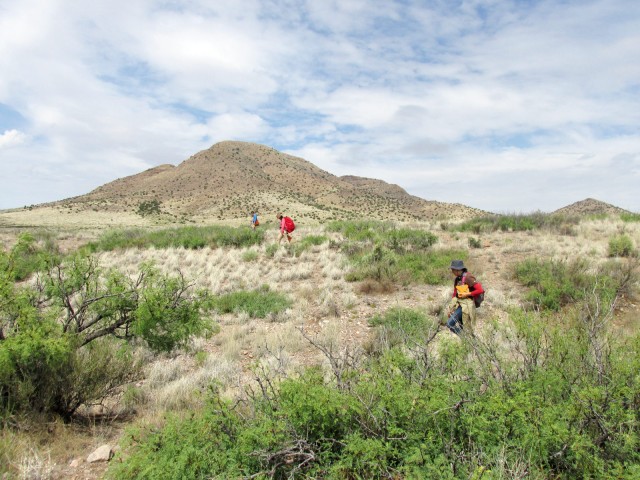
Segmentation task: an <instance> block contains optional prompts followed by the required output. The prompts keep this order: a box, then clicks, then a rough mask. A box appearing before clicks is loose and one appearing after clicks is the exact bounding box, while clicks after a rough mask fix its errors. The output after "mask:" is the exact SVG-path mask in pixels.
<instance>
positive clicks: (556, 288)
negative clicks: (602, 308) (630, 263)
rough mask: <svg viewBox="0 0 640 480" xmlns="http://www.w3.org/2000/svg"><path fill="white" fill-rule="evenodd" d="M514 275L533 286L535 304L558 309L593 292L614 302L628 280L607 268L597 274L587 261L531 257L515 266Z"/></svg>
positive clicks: (524, 283) (529, 292)
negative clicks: (564, 260)
mask: <svg viewBox="0 0 640 480" xmlns="http://www.w3.org/2000/svg"><path fill="white" fill-rule="evenodd" d="M514 277H515V278H516V279H517V280H518V281H519V282H520V283H522V284H523V285H525V286H527V287H530V290H529V291H528V293H527V295H526V298H527V300H529V301H531V302H532V304H533V305H534V306H536V307H539V308H543V309H547V310H554V311H557V310H560V308H562V307H563V306H565V305H568V304H570V303H573V302H575V301H578V300H581V299H584V298H585V297H586V296H587V295H589V294H591V293H595V294H596V295H597V296H598V297H599V298H602V299H603V301H605V302H611V301H612V300H613V299H614V298H615V296H616V295H617V294H618V292H619V291H620V290H621V289H622V288H623V287H624V286H625V285H626V284H627V282H628V279H624V278H622V277H621V276H620V275H617V274H613V273H612V270H611V269H610V268H607V267H600V268H599V269H598V270H597V271H596V272H595V273H593V271H592V268H590V265H589V264H588V262H587V261H586V260H575V261H573V262H563V261H558V260H540V259H537V258H530V259H527V260H524V261H523V262H520V263H518V264H517V265H516V266H515V269H514ZM623 282H624V283H623Z"/></svg>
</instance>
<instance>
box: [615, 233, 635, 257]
mask: <svg viewBox="0 0 640 480" xmlns="http://www.w3.org/2000/svg"><path fill="white" fill-rule="evenodd" d="M633 253H634V248H633V240H631V238H630V237H629V236H628V235H618V236H616V237H613V238H611V239H610V240H609V256H610V257H630V256H632V255H633Z"/></svg>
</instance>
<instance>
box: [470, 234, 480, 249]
mask: <svg viewBox="0 0 640 480" xmlns="http://www.w3.org/2000/svg"><path fill="white" fill-rule="evenodd" d="M469 247H470V248H482V242H481V241H480V239H478V238H474V237H469Z"/></svg>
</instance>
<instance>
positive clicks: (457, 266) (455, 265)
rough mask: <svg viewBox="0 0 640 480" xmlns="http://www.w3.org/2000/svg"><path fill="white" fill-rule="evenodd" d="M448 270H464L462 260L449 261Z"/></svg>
mask: <svg viewBox="0 0 640 480" xmlns="http://www.w3.org/2000/svg"><path fill="white" fill-rule="evenodd" d="M449 268H450V269H451V270H464V269H465V268H466V267H465V266H464V262H463V261H462V260H451V266H450V267H449Z"/></svg>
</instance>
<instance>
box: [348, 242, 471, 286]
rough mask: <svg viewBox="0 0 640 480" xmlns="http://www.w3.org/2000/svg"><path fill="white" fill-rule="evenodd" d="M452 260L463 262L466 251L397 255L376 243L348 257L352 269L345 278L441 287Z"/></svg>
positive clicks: (421, 252) (432, 251)
mask: <svg viewBox="0 0 640 480" xmlns="http://www.w3.org/2000/svg"><path fill="white" fill-rule="evenodd" d="M452 258H459V259H463V260H465V259H466V258H467V252H465V251H461V250H426V251H418V252H404V253H401V254H398V253H395V252H393V251H391V250H389V249H387V248H385V247H383V246H382V245H379V244H378V245H375V246H374V247H373V249H372V250H371V251H369V252H367V253H364V254H363V253H361V254H360V255H357V256H354V257H352V259H351V261H352V264H353V267H352V269H351V270H350V271H349V272H348V273H347V274H346V276H345V279H346V280H347V281H350V282H353V281H363V280H367V279H372V280H375V281H377V282H396V281H400V282H402V283H405V284H406V283H411V282H416V283H426V284H429V285H444V284H446V283H447V282H448V281H449V279H450V274H449V269H448V267H449V264H450V262H451V259H452Z"/></svg>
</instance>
